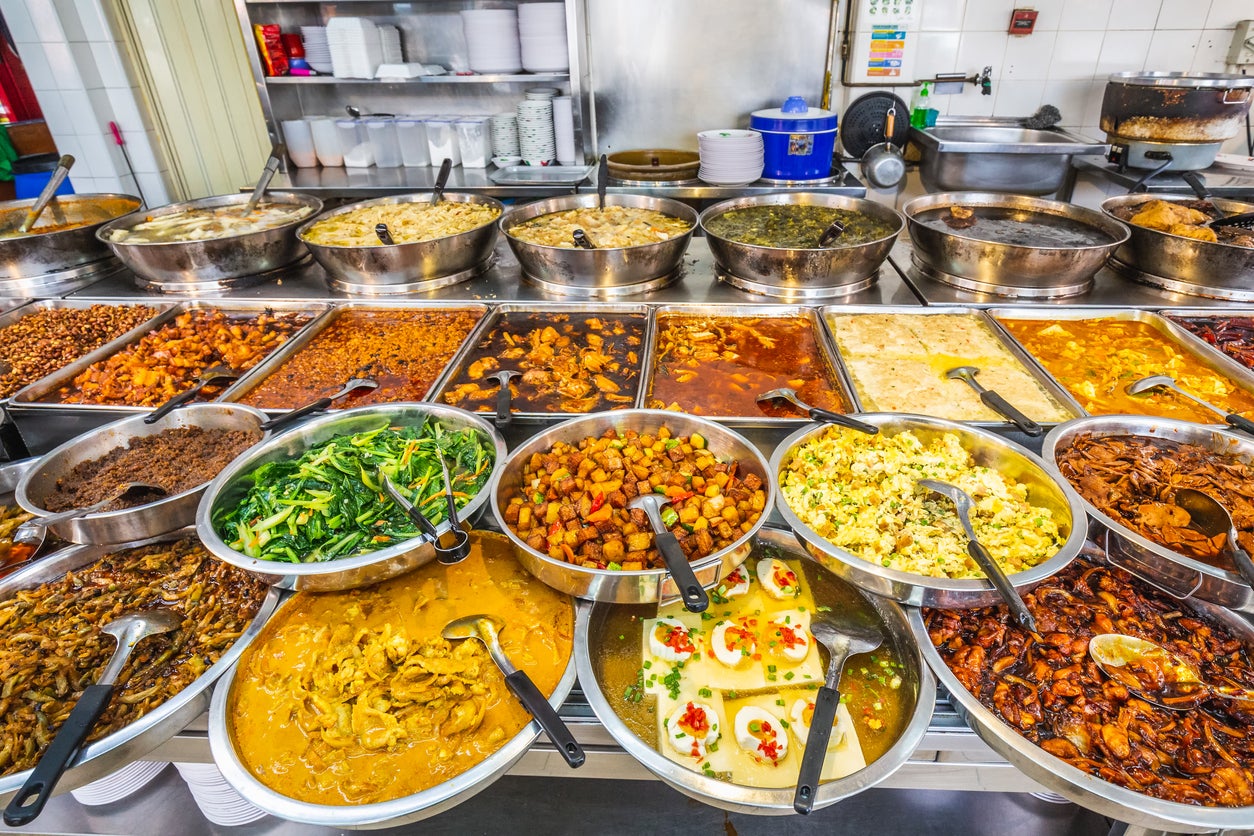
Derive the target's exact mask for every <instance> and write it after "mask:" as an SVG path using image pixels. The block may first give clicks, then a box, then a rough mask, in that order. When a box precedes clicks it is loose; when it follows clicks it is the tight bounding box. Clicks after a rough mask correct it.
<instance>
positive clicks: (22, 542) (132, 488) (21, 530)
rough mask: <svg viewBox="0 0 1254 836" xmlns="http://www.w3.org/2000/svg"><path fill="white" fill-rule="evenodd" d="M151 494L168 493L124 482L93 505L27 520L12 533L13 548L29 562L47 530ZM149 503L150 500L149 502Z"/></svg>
mask: <svg viewBox="0 0 1254 836" xmlns="http://www.w3.org/2000/svg"><path fill="white" fill-rule="evenodd" d="M147 494H151V495H152V497H153V499H155V498H157V497H160V496H167V495H168V494H169V491H167V490H166V489H165V488H163V487H161V486H160V485H150V484H147V483H146V482H126V483H125V484H122V485H119V486H118V489H117V490H116V491H114V492H113V493H112V494H111V495H110V496H108V497H107V498H105V499H102V500H100V501H99V502H97V503H96V504H95V505H88V506H87V507H86V508H71V509H70V510H68V511H61V512H59V513H56V514H49V515H48V516H46V517H35V519H33V520H27V521H26V522H24V523H22V524H21V525H19V526H18V527H17V530H16V531H14V532H13V546H14V547H15V548H16V547H17V546H22V547H23V550H24V551H27V550H28V551H29V552H30V554H29V555H27V557H26V559H27V560H30V559H31V558H32V557H34V556H35V555H37V554H39V550H40V549H41V548H43V545H44V541H45V540H47V539H48V529H50V528H52V527H53V526H54V525H59V524H60V523H63V522H65V521H66V520H72V519H75V518H76V517H85V516H87V515H88V514H94V513H96V512H97V511H99V510H101V509H103V508H106V507H108V506H109V505H112V504H113V503H114V502H117V501H118V500H119V499H138V498H139V497H141V496H144V495H147ZM150 501H151V500H150Z"/></svg>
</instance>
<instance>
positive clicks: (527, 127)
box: [518, 97, 557, 165]
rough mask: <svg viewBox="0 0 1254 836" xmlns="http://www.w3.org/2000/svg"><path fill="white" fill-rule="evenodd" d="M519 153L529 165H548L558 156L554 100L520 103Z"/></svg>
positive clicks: (530, 99) (534, 100)
mask: <svg viewBox="0 0 1254 836" xmlns="http://www.w3.org/2000/svg"><path fill="white" fill-rule="evenodd" d="M518 151H519V153H520V154H521V155H522V158H523V162H524V163H526V164H527V165H548V164H549V163H551V162H552V161H553V159H554V157H556V156H557V141H556V139H555V137H554V135H553V100H552V99H550V98H545V99H539V100H537V99H532V98H530V97H528V98H527V99H525V100H524V101H521V102H519V103H518Z"/></svg>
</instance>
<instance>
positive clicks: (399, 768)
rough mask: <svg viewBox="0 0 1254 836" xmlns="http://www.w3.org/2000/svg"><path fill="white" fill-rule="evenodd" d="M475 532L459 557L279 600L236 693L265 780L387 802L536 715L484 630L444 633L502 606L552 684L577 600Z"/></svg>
mask: <svg viewBox="0 0 1254 836" xmlns="http://www.w3.org/2000/svg"><path fill="white" fill-rule="evenodd" d="M471 543H472V549H471V553H470V556H469V557H467V558H466V559H465V560H464V561H462V562H461V563H458V564H456V565H455V566H443V565H441V564H438V563H431V564H428V565H427V566H425V567H423V568H422V569H419V570H417V571H415V572H412V573H410V574H408V575H404V576H402V577H399V578H395V579H393V580H390V581H386V582H384V583H381V584H377V585H375V586H371V587H367V588H363V589H354V590H346V591H344V592H333V593H322V594H313V593H301V594H299V595H297V596H296V597H295V598H294V599H293V600H292V601H290V602H289V603H288V604H287V605H285V606H284V607H282V609H281V610H280V611H279V612H278V613H277V614H276V615H275V617H274V618H273V619H272V620H271V621H270V623H269V624H268V625H267V626H266V629H265V631H264V632H263V633H262V635H261V636H260V637H258V639H257V641H256V642H255V643H254V644H253V646H252V647H251V648H249V650H248V652H247V653H246V654H245V655H244V657H243V659H242V660H241V662H240V669H239V673H238V674H237V676H236V680H235V684H234V686H233V689H232V694H231V700H230V707H229V712H230V729H231V736H232V739H233V740H234V742H235V746H236V750H237V752H238V753H239V756H240V758H241V760H242V761H243V763H244V766H245V768H246V769H247V770H248V771H249V772H250V773H251V774H252V775H253V776H254V777H255V778H257V780H259V781H261V782H262V783H263V784H265V785H266V786H268V787H270V788H271V789H273V790H275V791H276V792H279V793H282V794H283V795H286V796H289V797H291V798H295V799H297V800H300V801H305V802H310V803H314V804H329V805H347V804H371V803H376V802H381V801H389V800H391V799H394V798H400V797H402V796H405V795H410V794H413V793H416V792H420V791H422V790H425V789H428V788H430V787H433V786H435V785H436V784H439V783H441V782H443V781H446V780H448V779H450V778H452V777H454V776H456V775H459V774H461V773H462V772H465V771H466V770H468V769H470V768H471V767H473V766H475V765H477V764H478V763H480V762H481V761H483V760H484V759H485V758H487V757H488V756H489V755H491V754H492V753H493V752H495V751H496V750H497V749H499V748H501V746H503V745H504V744H505V743H506V742H507V741H508V740H509V739H510V738H512V737H513V736H514V735H515V734H517V733H518V732H519V731H520V730H521V729H522V728H523V727H524V726H526V725H527V723H529V722H530V721H531V715H530V714H528V713H527V711H526V709H525V708H523V706H522V704H521V703H519V702H518V700H517V699H515V698H514V696H513V695H512V694H511V693H510V692H509V690H508V689H507V687H506V685H505V680H504V677H503V676H502V675H501V673H500V671H499V670H498V668H497V667H496V665H494V664H493V663H492V660H491V659H490V658H489V656H488V653H487V650H486V649H485V648H484V646H483V644H482V643H480V642H479V641H476V640H467V641H460V642H449V641H446V640H445V639H443V638H442V637H441V636H440V632H441V630H442V629H443V627H444V625H446V624H447V623H448V622H450V621H452V620H454V619H457V618H461V617H464V616H467V615H474V614H477V613H486V614H490V615H494V616H496V617H497V618H498V619H501V620H502V621H504V623H505V626H504V628H503V629H502V630H501V632H500V638H501V644H502V646H503V647H504V650H505V653H506V655H507V656H509V658H510V661H512V662H513V663H514V665H515V666H516V667H518V668H519V669H521V670H524V671H526V672H527V674H528V675H529V676H530V677H531V678H532V680H533V681H534V682H535V683H536V686H537V687H538V688H539V689H540V691H541V692H543V693H544V694H546V695H551V694H552V693H553V691H554V689H555V688H556V687H557V683H558V681H559V680H560V679H561V677H562V674H563V672H564V671H565V669H566V666H567V664H568V662H569V659H570V654H571V643H572V636H573V632H574V609H573V606H572V603H571V600H570V598H569V597H567V596H566V595H563V594H561V593H559V592H555V591H553V590H552V589H549V588H548V587H547V586H545V585H543V584H542V583H540V582H539V581H537V580H535V579H534V578H532V577H531V576H530V575H528V574H527V572H526V571H525V570H524V569H523V568H522V567H521V566H520V565H519V564H518V562H517V561H516V560H515V558H514V556H513V551H512V549H511V547H510V546H509V543H508V541H507V540H506V539H505V538H504V537H502V536H501V535H498V534H490V533H484V532H475V533H474V534H473V535H472V538H471Z"/></svg>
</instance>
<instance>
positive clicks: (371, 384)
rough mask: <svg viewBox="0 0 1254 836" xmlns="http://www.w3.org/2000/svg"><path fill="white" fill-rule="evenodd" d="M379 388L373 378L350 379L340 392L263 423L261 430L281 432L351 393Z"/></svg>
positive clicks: (377, 382)
mask: <svg viewBox="0 0 1254 836" xmlns="http://www.w3.org/2000/svg"><path fill="white" fill-rule="evenodd" d="M378 388H379V381H377V380H375V379H374V378H372V377H354V378H350V379H349V380H347V381H345V383H344V386H343V388H341V389H340V391H338V392H335V393H333V394H330V395H327V396H326V397H325V398H318V400H316V401H313V402H311V403H307V404H305V405H304V406H302V407H298V408H296V409H293V410H291V411H290V412H284V413H283V414H282V415H276V416H275V417H274V418H271V419H270V420H269V421H265V422H263V423H262V425H261V429H262V431H263V432H270V431H272V430H281V429H283V428H284V427H289V426H291V425H292V424H294V423H296V422H297V421H299V420H300V419H301V418H305V417H306V416H309V415H313V414H314V413H315V412H322V411H323V410H324V409H328V408H330V406H331V404H333V403H335V402H336V401H338V400H339V399H340V398H342V397H344V396H346V395H348V394H349V393H350V392H354V391H356V390H358V389H366V390H374V389H378Z"/></svg>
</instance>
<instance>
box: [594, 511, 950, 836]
mask: <svg viewBox="0 0 1254 836" xmlns="http://www.w3.org/2000/svg"><path fill="white" fill-rule="evenodd" d="M754 549H755V552H756V553H757V554H758V555H759V556H765V553H764V551H763V550H764V549H765V550H769V551H770V553H771V554H773V555H775V556H778V557H782V558H784V559H789V558H805V555H804V554H803V553H802V552H800V551H799V550H798V548H797V543H796V540H795V538H793V537H792V535H791V534H790V533H789V532H787V531H786V530H784V529H779V528H764V529H762V530H761V531H759V532H758V533H757V536H756V538H755V542H754ZM803 569H804V571H805V574H806V575H807V580H808V582H809V584H810V587H811V589H812V591H813V593H814V596H815V600H816V603H819V604H820V606H823V605H827V606H831V605H836V606H835V607H833V611H834V612H835V613H836V615H837V616H840V615H841V613H842V612H844V613H845V614H846V615H852V614H851V613H848V612H845V608H847V607H848V606H849V604H848V602H849V601H850V599H851V598H852V599H855V600H857V601H858V603H859V605H860V607H859V609H860V612H858V613H857V615H856V616H854V617H858V616H862V617H869V618H872V619H873V620H874V621H875V622H876V623H877V626H878V627H879V628H880V630H881V631H882V634H883V636H884V643H885V644H886V645H888V646H889V647H891V648H892V650H893V651H894V652H895V654H896V655H897V657H898V658H899V659H900V660H901V661H902V663H903V666H904V668H903V671H902V674H901V676H902V680H903V684H902V685H901V689H902V690H903V691H904V692H907V693H908V694H909V696H910V700H911V705H910V707H909V710H908V712H907V715H906V719H905V721H904V725H903V727H902V730H901V732H900V734H899V736H898V737H897V739H896V741H895V742H893V743H892V744H891V746H890V747H889V748H888V749H887V751H885V752H884V753H883V754H881V755H880V756H879V757H878V758H876V759H875V760H874V761H872V762H870V763H869V764H867V765H866V766H865V767H864V768H862V769H860V770H858V771H856V772H853V773H852V774H849V775H847V776H845V777H843V778H838V779H835V780H832V781H826V782H824V783H822V784H821V785H820V786H819V790H818V793H817V796H816V799H815V804H814V809H816V810H817V809H820V808H822V807H827V806H830V805H832V804H835V803H836V802H838V801H841V800H843V799H845V798H849V797H850V796H853V795H856V794H857V793H859V792H862V791H863V790H865V789H869V788H871V787H873V786H875V785H876V784H878V783H880V782H881V781H883V780H884V779H886V778H888V777H889V776H890V775H892V774H893V773H894V772H895V771H896V770H897V769H898V768H899V767H901V766H902V764H904V763H905V762H906V760H907V759H908V758H909V757H910V756H911V755H912V754H913V753H914V751H915V749H916V748H917V747H918V745H919V743H920V741H921V740H922V739H923V735H924V734H925V733H926V732H927V728H928V723H929V722H930V721H931V718H932V708H933V705H934V703H935V700H936V683H935V681H934V680H933V678H932V676H931V674H930V672H929V671H928V668H927V666H926V665H925V664H924V663H923V656H922V654H921V653H920V650H919V647H918V645H917V644H916V642H915V641H914V639H913V638H912V637H911V635H910V628H909V625H908V622H907V620H906V615H905V612H904V611H903V610H902V608H901V607H899V606H898V605H896V604H894V603H892V602H891V601H887V600H884V599H882V598H877V597H875V596H871V595H866V594H865V593H862V592H859V591H858V590H856V589H854V588H852V587H851V586H849V585H848V584H846V583H845V582H844V581H842V580H840V579H839V578H837V577H836V576H835V575H833V574H831V573H830V572H828V571H827V570H825V569H823V567H822V566H820V565H818V564H816V563H813V562H810V561H809V560H808V559H807V560H805V562H804V563H803ZM627 612H630V613H633V614H634V613H637V612H638V613H639V614H640V617H641V618H651V617H654V616H656V615H657V607H656V606H652V607H646V606H640V607H630V608H628V607H623V606H618V605H613V604H608V603H603V602H600V603H595V604H588V603H583V604H580V605H579V611H578V616H577V621H576V624H575V664H576V666H577V669H578V671H579V682H580V685H581V686H582V688H583V692H584V696H585V697H586V698H587V700H588V704H589V705H590V706H591V707H592V710H593V711H594V712H595V713H596V716H597V719H599V720H600V721H601V724H602V725H604V726H605V727H606V729H607V730H608V731H609V733H610V735H611V736H612V737H613V738H614V740H615V741H616V742H617V743H618V744H619V745H620V746H622V747H623V749H625V750H626V751H627V753H628V754H630V755H631V756H632V757H634V758H635V759H636V760H637V761H639V762H640V763H641V764H642V765H643V766H644V767H645V768H646V769H648V770H649V771H650V772H652V773H653V774H654V775H656V776H657V777H658V778H660V779H661V780H662V781H663V782H665V783H666V784H667V785H669V786H671V787H673V788H674V789H676V790H678V791H679V792H681V793H683V794H684V795H686V796H688V797H690V798H694V799H696V800H697V801H700V802H702V803H704V804H709V805H712V806H714V807H718V808H720V809H723V810H730V811H732V812H737V813H754V814H759V815H788V814H791V813H792V812H793V793H794V789H793V788H791V787H789V788H780V789H766V788H760V787H751V786H746V785H743V784H734V783H731V782H730V781H725V780H721V779H719V778H717V777H712V776H709V775H706V774H703V773H702V772H699V771H697V770H696V769H695V768H688V767H686V766H684V765H682V764H680V763H677V762H676V761H674V760H671V759H670V758H668V757H666V756H665V755H663V754H662V753H661V752H659V751H658V749H657V748H656V747H655V745H654V744H652V743H650V742H648V741H646V740H644V739H642V738H641V737H640V734H639V732H637V731H635V730H633V726H632V724H631V723H629V722H628V721H625V720H624V719H623V718H622V717H621V716H620V715H619V713H618V711H617V710H616V708H615V707H614V704H613V702H612V701H611V698H610V697H608V696H607V693H609V692H610V688H612V687H613V686H607V683H606V679H607V672H606V670H607V668H606V665H607V664H608V663H607V661H606V656H605V653H604V652H603V651H604V648H606V647H607V646H611V643H613V642H617V641H618V639H619V635H618V634H619V633H620V632H621V631H622V629H623V628H622V627H621V623H620V624H619V626H617V627H616V626H614V623H613V622H612V620H611V617H612V616H615V615H617V616H622V615H624V614H625V613H627ZM628 641H629V643H630V644H631V645H632V646H633V647H635V648H639V647H640V638H639V636H634V637H629V638H628ZM724 725H726V723H724ZM660 743H661V745H665V743H664V742H660ZM724 743H725V745H728V746H734V745H735V743H734V742H733V741H732V740H731V738H730V737H729V738H728V739H727V740H726V741H724Z"/></svg>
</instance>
